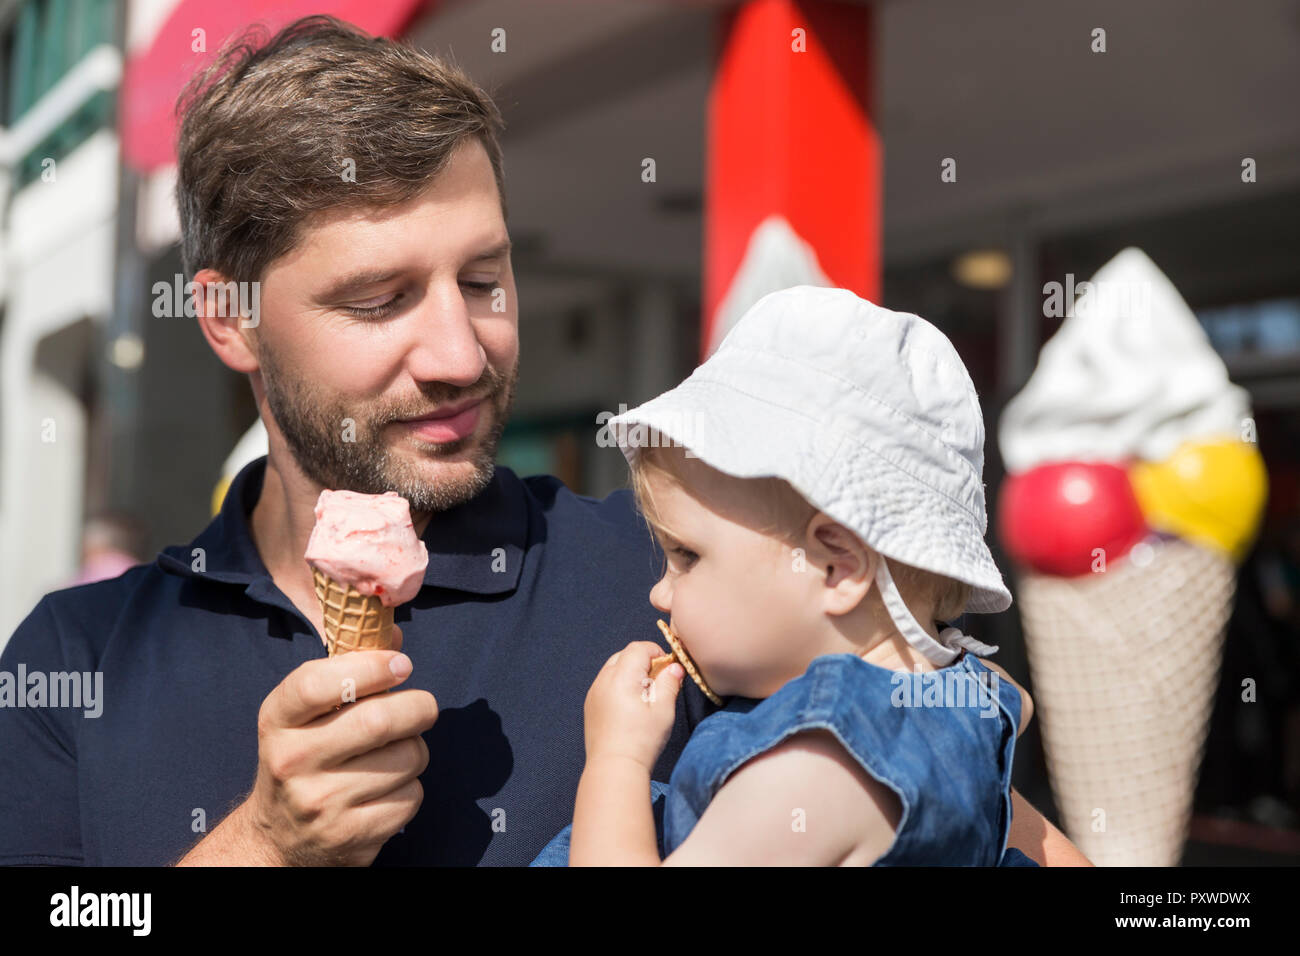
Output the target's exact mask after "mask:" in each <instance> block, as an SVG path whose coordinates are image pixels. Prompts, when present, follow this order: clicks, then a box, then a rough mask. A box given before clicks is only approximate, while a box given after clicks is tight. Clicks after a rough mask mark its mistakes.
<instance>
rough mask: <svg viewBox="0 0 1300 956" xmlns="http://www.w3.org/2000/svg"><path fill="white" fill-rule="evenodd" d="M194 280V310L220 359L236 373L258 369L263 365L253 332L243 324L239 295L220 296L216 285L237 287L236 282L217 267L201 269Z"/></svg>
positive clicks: (204, 334)
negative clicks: (259, 362)
mask: <svg viewBox="0 0 1300 956" xmlns="http://www.w3.org/2000/svg"><path fill="white" fill-rule="evenodd" d="M193 281H194V283H195V284H196V285H197V286H198V288H196V289H195V290H194V311H195V312H196V313H197V318H198V320H199V328H200V329H201V330H202V331H203V337H204V338H205V339H207V340H208V345H210V346H211V347H212V351H214V352H216V353H217V358H219V359H221V361H222V362H224V363H225V364H226V365H227V366H229V367H230V368H232V369H234V370H235V371H236V372H245V373H248V372H256V371H258V369H259V368H260V367H261V366H260V365H259V364H258V361H257V352H256V351H255V349H254V347H253V345H252V340H251V338H250V336H251V334H252V332H251V329H250V328H247V327H246V326H245V324H242V323H245V322H246V321H247V320H245V319H244V317H243V315H242V314H241V313H240V311H239V298H238V296H237V295H229V294H226V295H224V296H223V295H218V294H217V293H216V290H215V288H212V287H214V286H217V285H223V286H225V285H228V286H229V288H230V289H232V290H233V289H234V288H235V284H234V283H232V282H230V280H228V279H227V278H226V277H225V276H223V275H222V274H221V273H219V272H217V271H216V270H214V269H200V270H199V271H198V272H196V273H195V274H194V280H193ZM223 302H224V308H223Z"/></svg>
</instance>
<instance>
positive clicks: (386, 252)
mask: <svg viewBox="0 0 1300 956" xmlns="http://www.w3.org/2000/svg"><path fill="white" fill-rule="evenodd" d="M359 175H360V173H359ZM507 244H508V234H507V232H506V226H505V221H504V219H503V218H502V215H501V204H500V199H499V197H498V194H497V187H496V180H495V178H494V177H493V174H492V167H491V164H490V162H489V161H488V157H487V152H486V151H485V150H484V149H483V146H482V145H481V144H480V143H479V142H478V140H477V139H471V140H469V141H467V142H465V143H462V144H461V146H460V147H459V148H458V149H457V151H456V152H455V154H454V155H453V157H452V159H451V161H450V162H449V163H448V165H447V166H446V168H445V169H444V170H443V172H442V173H441V174H440V175H439V176H438V177H437V178H436V179H435V180H434V182H433V184H432V185H431V186H430V187H429V188H428V189H427V190H426V191H425V192H424V193H422V194H421V195H419V196H417V197H415V198H414V199H413V200H411V201H410V202H408V203H405V204H403V205H402V206H395V207H389V208H384V209H378V210H363V211H357V210H331V211H329V212H327V213H323V214H319V215H318V216H316V217H314V218H312V219H311V220H310V221H309V222H308V223H307V224H305V225H304V228H303V238H302V241H301V242H300V243H299V244H298V245H297V246H296V247H295V248H294V249H293V251H292V252H290V253H288V254H286V255H284V256H282V257H281V258H279V259H277V260H276V261H275V262H273V263H272V264H271V266H270V267H269V268H268V269H267V271H266V274H265V276H264V278H263V282H262V290H261V291H262V299H261V312H260V316H261V317H260V321H259V324H258V326H257V327H256V328H255V329H253V330H251V333H250V334H251V335H252V336H253V341H254V346H255V348H256V351H257V355H258V363H259V365H260V369H259V372H258V373H257V375H256V376H255V381H256V378H257V376H260V380H261V384H262V387H263V388H264V389H265V392H266V398H267V405H268V406H269V408H270V411H271V414H272V415H273V416H274V419H275V421H274V423H271V422H268V423H267V424H268V427H269V428H272V429H274V428H276V427H278V430H279V431H280V433H281V434H282V435H283V436H284V439H285V442H286V443H287V445H288V447H289V450H290V451H291V452H292V454H293V456H294V458H295V460H296V461H297V463H298V465H299V467H300V468H301V469H302V471H303V473H304V474H305V475H306V476H307V477H308V478H310V479H311V480H312V481H314V482H315V483H317V484H319V485H321V486H322V487H324V488H331V489H340V488H346V489H349V490H352V491H358V492H361V493H364V494H381V493H383V492H385V491H396V492H397V493H398V494H400V495H402V496H403V497H405V498H406V499H408V500H409V501H410V503H411V508H412V510H413V511H420V512H425V511H440V510H443V509H446V508H450V507H453V506H455V505H458V504H461V503H462V502H465V501H468V500H469V499H471V498H473V497H474V496H475V495H477V494H478V493H479V492H480V491H482V490H483V489H484V488H485V487H486V486H487V485H488V483H489V482H490V481H491V479H492V471H493V467H494V464H493V463H494V460H495V457H496V450H497V443H498V441H499V439H500V437H501V432H502V430H503V429H504V428H505V424H506V419H507V418H508V416H509V413H510V408H511V404H512V402H513V399H514V391H515V382H516V379H517V377H518V372H519V361H518V360H519V336H518V315H519V313H518V306H517V303H516V300H515V284H514V276H513V274H512V272H511V268H510V254H509V250H508V248H502V247H503V246H505V245H507ZM362 273H369V274H370V275H369V276H362V275H361V274H362ZM494 290H499V291H494ZM494 303H497V304H498V305H497V307H498V308H499V309H500V311H494V309H493V305H494ZM366 310H371V311H370V314H366ZM467 403H477V404H476V405H474V407H472V408H470V409H469V410H468V411H464V412H461V413H460V414H455V415H452V416H450V417H442V418H440V419H437V420H426V421H423V422H415V421H412V420H413V419H420V418H426V417H427V416H429V415H431V414H434V413H436V414H437V415H439V416H446V413H447V412H460V409H461V407H462V406H465V405H466V404H467Z"/></svg>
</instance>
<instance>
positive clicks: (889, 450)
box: [609, 285, 1011, 666]
mask: <svg viewBox="0 0 1300 956" xmlns="http://www.w3.org/2000/svg"><path fill="white" fill-rule="evenodd" d="M609 427H610V432H611V434H612V435H613V436H614V438H615V440H616V441H617V442H618V445H619V447H620V448H621V449H622V451H623V454H624V456H625V457H626V458H627V460H628V462H629V463H632V462H634V461H635V458H636V455H637V453H638V449H639V448H640V447H642V446H646V445H651V444H659V445H668V444H673V445H682V446H685V448H686V449H688V450H689V452H690V453H691V455H692V456H693V457H696V458H699V459H700V460H701V461H703V462H704V463H705V464H707V465H709V466H710V467H713V468H715V469H717V470H718V471H721V472H724V473H726V474H729V475H733V476H735V477H737V478H760V477H766V476H774V477H778V478H784V479H785V480H786V481H788V482H789V483H790V484H791V485H792V486H793V487H794V488H795V490H797V491H798V492H799V493H800V494H802V495H803V496H804V497H805V498H806V499H807V500H808V502H809V503H810V504H811V505H813V506H814V507H816V508H818V509H820V510H821V511H824V512H825V513H826V514H828V515H829V516H830V517H832V518H834V519H835V520H836V521H838V522H840V523H841V524H843V525H844V526H845V527H847V528H849V529H850V530H852V531H853V532H854V533H855V534H857V535H858V537H859V538H861V539H862V541H863V542H864V543H865V544H866V545H867V546H868V547H870V548H872V549H873V550H875V551H877V552H878V553H880V554H882V555H885V556H886V557H889V558H894V559H896V560H898V561H902V562H904V563H906V564H910V565H914V566H915V567H918V568H924V569H926V570H928V571H933V572H935V573H937V574H941V575H944V576H945V577H950V578H955V579H956V580H958V581H964V582H966V583H968V584H970V585H971V587H972V593H971V598H970V600H969V601H968V602H967V604H966V608H965V610H966V611H968V612H973V613H991V612H996V611H1005V610H1006V609H1007V608H1008V607H1010V606H1011V593H1010V592H1009V591H1008V590H1007V588H1006V585H1005V584H1004V583H1003V581H1002V575H1001V573H1000V572H999V571H998V568H997V565H996V564H995V563H994V562H993V556H992V554H990V553H989V549H988V546H987V545H986V544H985V542H984V533H985V531H986V530H987V529H988V515H987V512H986V511H985V506H984V483H983V472H984V417H983V415H982V414H981V412H980V405H979V398H978V396H977V395H976V393H975V386H974V385H973V384H972V383H971V380H970V375H969V374H967V372H966V367H965V366H964V365H963V364H962V361H961V358H960V357H959V356H958V355H957V351H956V349H954V348H953V346H952V343H951V342H949V341H948V339H947V337H946V336H945V335H944V334H943V333H942V332H940V331H939V330H938V329H936V328H935V327H934V326H933V325H931V324H930V323H929V322H927V321H925V320H924V319H922V318H920V317H919V316H916V315H911V314H908V313H902V312H892V311H890V310H889V309H884V308H881V307H880V306H878V305H874V304H872V303H871V302H868V301H866V300H865V299H861V298H859V297H858V296H856V295H854V294H853V293H852V292H849V291H847V290H845V289H827V288H821V287H817V286H807V285H802V286H795V287H793V288H790V289H783V290H781V291H779V292H772V293H769V294H768V295H765V296H764V297H763V298H761V299H759V300H758V302H756V303H755V304H754V305H753V307H752V308H750V309H749V311H748V312H746V313H745V314H744V315H743V316H742V317H741V319H740V320H739V322H737V324H736V325H735V327H734V328H733V329H732V330H731V331H730V332H728V333H727V336H726V338H725V339H723V341H722V344H721V345H720V346H719V347H718V349H717V351H716V352H714V353H713V355H712V356H710V357H709V359H708V360H707V361H706V362H704V364H702V365H700V366H699V367H698V368H697V369H696V370H695V371H694V372H692V373H691V375H690V377H689V378H687V379H686V380H685V381H684V382H682V383H681V384H680V385H678V386H677V387H676V388H674V389H671V390H670V391H667V392H665V393H664V394H662V395H660V396H659V397H658V398H654V399H651V400H650V401H648V402H646V403H644V404H642V405H639V406H637V407H636V408H634V409H631V410H630V411H627V412H624V413H622V414H620V415H617V416H615V417H613V418H611V419H610V420H609ZM875 579H876V584H877V587H878V588H879V590H880V595H881V598H882V599H883V601H884V603H885V606H886V608H888V610H889V613H890V615H891V617H892V618H893V620H894V623H895V625H897V627H898V629H899V632H900V633H901V634H902V635H903V637H904V638H905V639H906V640H907V641H908V643H909V644H911V645H912V646H913V647H915V648H916V649H917V650H918V651H920V652H921V653H923V654H925V656H926V657H927V659H929V660H930V661H932V662H933V663H935V664H936V665H938V666H944V665H946V664H949V663H951V662H952V661H953V660H954V659H955V658H956V657H957V656H958V654H959V653H960V650H959V649H958V648H961V647H965V648H967V649H969V650H971V651H973V652H974V653H976V654H990V653H992V652H994V651H996V650H997V648H996V647H990V646H988V645H986V644H981V643H980V642H979V641H976V640H975V639H974V638H972V637H969V636H968V635H965V634H962V633H961V631H960V630H958V629H957V628H955V627H949V628H946V629H945V630H944V631H942V632H941V633H940V641H939V642H936V641H935V640H934V639H933V638H932V637H930V635H929V634H927V633H926V632H925V630H924V629H923V628H922V627H921V626H920V625H919V624H918V623H917V622H916V619H915V618H914V617H913V616H912V614H911V613H910V612H909V611H908V609H907V605H906V604H904V603H903V600H902V598H901V596H900V595H899V593H898V589H897V587H895V585H894V581H893V578H892V576H891V575H890V573H889V568H888V567H887V566H886V562H884V561H880V562H878V565H877V570H876V578H875Z"/></svg>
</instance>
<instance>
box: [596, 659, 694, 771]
mask: <svg viewBox="0 0 1300 956" xmlns="http://www.w3.org/2000/svg"><path fill="white" fill-rule="evenodd" d="M663 653H664V651H663V648H661V647H660V646H659V645H657V644H655V643H654V642H653V641H633V642H632V643H631V644H629V645H628V646H627V647H625V648H623V650H621V651H619V652H618V653H617V654H615V655H614V656H613V657H611V658H610V659H609V660H607V661H606V662H605V666H604V667H602V668H601V669H600V673H599V674H597V675H596V679H595V680H594V681H593V682H592V684H591V690H589V691H587V702H586V705H585V707H584V715H585V718H586V742H587V760H588V762H590V761H591V760H592V759H593V758H595V757H598V756H599V757H605V756H625V757H631V758H632V759H633V760H636V761H638V762H640V763H641V764H643V765H644V766H645V768H646V771H647V772H652V771H653V769H654V763H655V761H656V760H658V759H659V754H660V753H662V752H663V749H664V745H665V744H666V743H667V742H668V736H669V734H671V733H672V729H673V717H674V715H675V713H676V709H677V707H676V705H677V693H678V691H680V690H681V687H682V679H683V678H684V677H685V676H686V671H685V669H684V668H683V667H682V665H681V664H678V663H677V662H676V661H674V662H673V663H672V664H669V665H668V666H667V667H665V668H664V669H663V670H662V671H661V672H660V673H659V677H658V678H657V679H655V680H653V681H652V680H651V679H650V661H651V660H653V659H654V658H656V657H659V656H661V655H662V654H663Z"/></svg>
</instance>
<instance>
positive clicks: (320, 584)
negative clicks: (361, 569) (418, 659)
mask: <svg viewBox="0 0 1300 956" xmlns="http://www.w3.org/2000/svg"><path fill="white" fill-rule="evenodd" d="M312 579H313V580H314V581H315V585H316V597H318V598H319V599H320V603H321V609H322V610H323V611H324V612H325V634H324V637H325V647H326V648H327V649H328V650H329V656H330V657H333V656H334V655H335V654H343V653H346V652H347V651H360V650H381V651H385V650H392V649H393V647H394V644H395V637H396V635H395V634H394V632H393V609H392V608H391V607H387V606H386V605H385V604H384V603H383V601H381V600H380V599H379V597H378V596H374V595H365V594H362V593H361V592H360V591H358V590H357V589H356V588H355V587H351V586H349V585H346V584H341V583H339V582H338V581H335V580H334V579H333V578H331V577H330V576H329V575H327V574H325V573H324V572H322V571H321V570H320V569H318V568H312Z"/></svg>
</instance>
